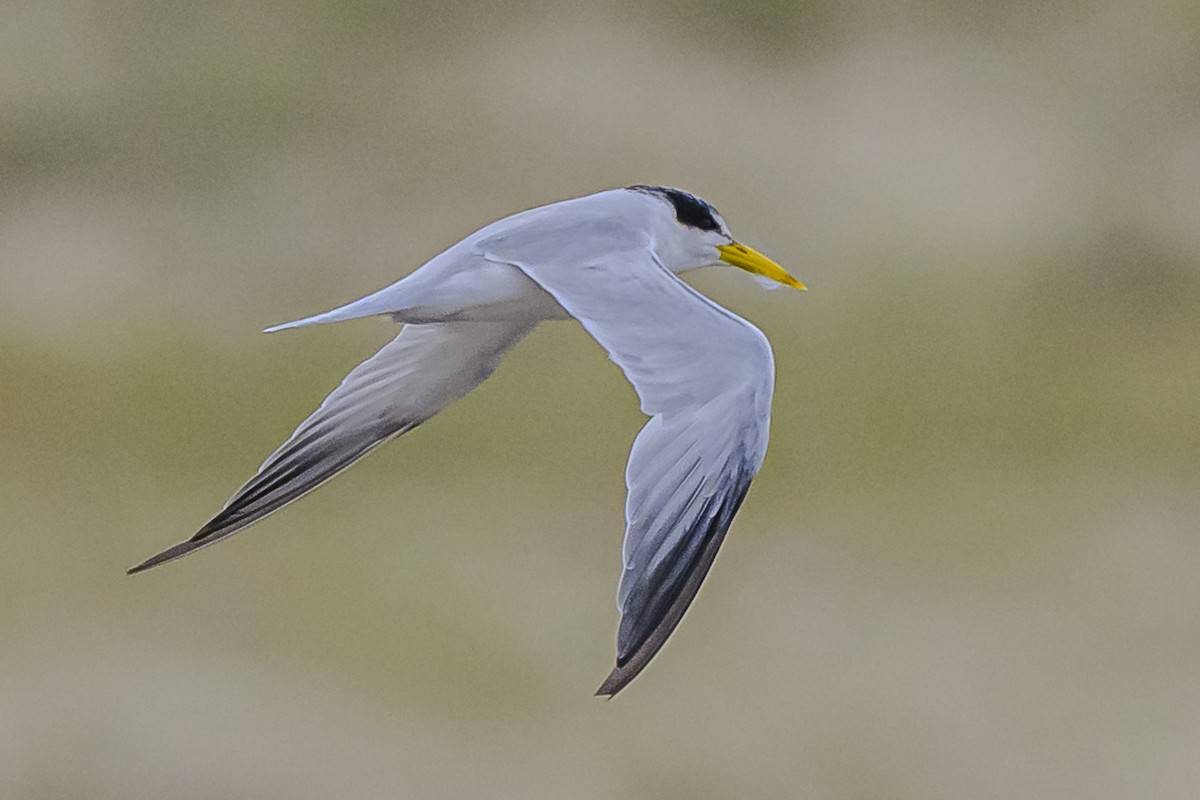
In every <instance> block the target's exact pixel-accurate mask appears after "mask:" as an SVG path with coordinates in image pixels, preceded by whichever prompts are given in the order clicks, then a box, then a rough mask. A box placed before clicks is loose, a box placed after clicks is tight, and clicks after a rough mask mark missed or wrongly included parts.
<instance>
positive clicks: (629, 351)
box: [483, 242, 774, 695]
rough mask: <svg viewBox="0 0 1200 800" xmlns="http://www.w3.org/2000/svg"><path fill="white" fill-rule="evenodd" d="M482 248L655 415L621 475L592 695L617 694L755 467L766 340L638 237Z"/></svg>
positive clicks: (768, 390)
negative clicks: (580, 335) (608, 642)
mask: <svg viewBox="0 0 1200 800" xmlns="http://www.w3.org/2000/svg"><path fill="white" fill-rule="evenodd" d="M487 244H488V243H486V242H485V243H483V246H484V247H486V246H487ZM522 250H525V252H522ZM576 252H579V251H578V250H577V251H576ZM484 255H485V257H487V258H490V259H493V260H496V261H503V262H505V263H510V264H513V265H515V266H518V267H520V268H521V269H522V270H524V272H525V273H526V274H527V275H529V277H531V278H532V279H533V280H535V281H537V282H538V284H540V285H541V286H542V288H543V289H545V290H546V291H548V292H549V293H550V294H551V295H553V296H554V298H555V299H556V300H557V301H558V302H559V304H561V305H562V306H563V308H565V309H566V310H567V311H568V312H569V313H570V314H571V315H572V316H574V317H575V318H576V319H578V320H579V321H580V322H581V323H582V324H583V326H584V328H586V329H587V331H588V332H589V333H590V334H591V335H592V336H593V337H594V338H595V339H596V340H597V341H598V342H599V343H600V344H601V345H602V346H603V347H604V349H605V350H607V351H608V354H609V356H610V358H612V360H613V361H615V362H616V363H617V365H618V366H619V367H620V368H621V369H622V371H624V373H625V376H626V378H628V379H629V382H630V383H631V384H633V387H634V389H635V390H636V391H637V393H638V397H639V398H640V399H641V405H642V411H643V412H644V413H646V414H647V415H649V416H650V417H651V419H650V421H649V422H647V423H646V426H645V427H644V428H643V429H642V430H641V432H640V433H639V434H638V436H637V439H636V440H635V441H634V444H633V449H632V451H631V452H630V456H629V464H628V466H627V468H626V472H625V482H626V485H627V486H628V490H629V493H628V497H627V500H626V506H625V517H626V522H627V527H626V531H625V543H624V549H623V552H622V562H623V564H624V573H623V574H622V577H621V587H620V591H619V593H618V606H619V608H620V610H621V626H620V630H619V633H618V636H617V664H616V667H615V669H613V671H612V674H610V675H609V677H608V679H607V680H606V681H605V682H604V684H603V685H602V686H601V687H600V690H599V692H598V694H607V695H613V694H616V693H617V692H618V691H620V690H621V689H622V688H624V686H625V685H626V684H628V683H629V681H631V680H633V678H634V677H636V676H637V674H638V673H639V672H640V671H641V670H642V669H643V668H644V667H645V666H646V664H647V663H648V662H649V661H650V659H651V658H652V657H653V656H654V654H655V653H657V652H658V650H659V648H661V647H662V645H663V643H664V642H665V641H666V639H667V637H668V636H669V635H670V634H671V631H672V630H674V628H675V626H676V625H677V624H678V623H679V620H680V619H681V618H682V617H683V613H684V611H686V610H687V607H688V605H689V604H690V603H691V601H692V598H693V597H695V595H696V592H697V591H698V590H699V588H700V583H701V581H703V579H704V576H705V575H706V574H707V572H708V569H709V567H710V566H711V565H712V562H713V559H714V558H715V557H716V554H717V549H718V548H719V547H720V545H721V541H722V540H723V539H724V537H725V532H726V531H727V530H728V528H729V524H730V522H731V521H732V519H733V515H734V514H735V513H736V512H737V509H738V506H739V505H740V504H741V502H742V498H743V497H744V496H745V493H746V491H747V489H748V488H749V485H750V479H751V478H752V477H753V476H754V474H755V473H756V472H757V471H758V468H759V467H760V466H761V464H762V459H763V455H764V453H765V452H766V446H767V434H768V427H769V424H770V408H771V394H772V391H773V386H774V361H773V358H772V354H771V348H770V345H769V344H768V343H767V340H766V337H764V336H763V335H762V333H761V332H760V331H759V330H758V329H757V328H755V327H754V326H753V325H751V324H750V323H748V322H746V321H745V320H743V319H741V318H740V317H737V316H736V315H734V314H732V313H730V312H729V311H726V310H725V309H723V308H721V307H720V306H718V305H716V304H715V303H713V302H712V301H711V300H709V299H708V298H706V297H704V296H703V295H701V294H700V293H699V292H697V291H696V290H694V289H692V288H691V287H690V286H688V285H687V284H685V283H684V282H683V281H681V280H679V278H677V277H675V275H673V274H672V273H671V272H669V271H668V270H666V269H665V268H663V266H662V265H661V264H659V263H658V262H657V260H656V259H655V257H654V255H653V253H652V252H651V251H650V250H649V249H648V248H645V247H629V248H626V249H624V250H623V251H622V252H620V253H619V254H617V255H614V256H606V257H605V258H604V260H598V259H596V258H595V257H593V258H592V259H591V260H586V259H585V260H582V261H575V262H572V261H571V260H566V259H564V260H558V259H557V258H554V257H553V254H551V255H550V257H549V258H546V257H540V256H539V255H538V254H536V253H530V252H528V249H526V248H506V247H504V243H500V244H499V245H493V247H492V249H490V250H487V251H485V253H484Z"/></svg>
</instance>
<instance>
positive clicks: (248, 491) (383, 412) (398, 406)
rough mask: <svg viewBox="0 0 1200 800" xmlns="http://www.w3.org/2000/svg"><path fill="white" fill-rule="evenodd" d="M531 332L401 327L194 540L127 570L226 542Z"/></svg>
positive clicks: (481, 326)
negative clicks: (227, 538)
mask: <svg viewBox="0 0 1200 800" xmlns="http://www.w3.org/2000/svg"><path fill="white" fill-rule="evenodd" d="M532 327H533V324H531V323H527V322H446V323H436V324H430V325H406V326H404V328H403V329H401V331H400V334H399V335H398V336H397V337H396V338H395V339H393V340H392V341H391V342H389V343H388V344H386V345H384V347H383V348H382V349H381V350H380V351H379V352H378V353H376V354H375V355H373V356H371V357H370V358H369V359H367V360H366V361H364V362H363V363H361V364H359V365H358V366H357V367H355V368H354V369H353V370H351V371H350V374H349V375H347V376H346V377H345V379H344V380H343V381H342V382H341V385H339V386H338V387H337V388H336V389H334V390H333V392H332V393H331V394H330V395H329V396H328V397H326V398H325V401H324V402H322V403H321V406H320V408H318V409H317V410H316V411H315V412H313V414H312V415H311V416H309V417H308V419H306V420H304V422H302V423H300V426H299V427H298V428H296V430H295V431H294V432H293V433H292V435H291V436H290V437H288V440H287V441H286V442H284V443H283V445H281V446H280V448H279V449H278V450H276V451H275V452H274V453H272V454H271V456H270V457H269V458H268V459H267V460H266V461H265V462H264V463H263V465H262V466H261V467H259V469H258V473H257V474H256V475H255V476H254V477H253V478H251V479H250V480H249V482H247V483H246V485H245V486H243V487H242V488H241V489H239V490H238V491H237V493H236V494H235V495H234V496H233V497H232V498H230V500H229V502H228V503H226V505H225V508H223V509H222V510H221V512H220V513H218V514H217V515H216V516H215V517H213V519H212V520H211V521H209V522H208V524H206V525H205V526H204V527H203V528H201V529H200V530H199V531H198V532H197V533H196V535H195V536H193V537H192V538H191V539H189V540H187V541H186V542H181V543H180V544H177V545H175V546H174V547H171V548H169V549H168V550H165V551H163V552H162V553H159V554H158V555H156V556H154V557H153V558H150V559H147V560H146V561H144V562H142V563H141V564H138V565H137V566H136V567H133V568H132V569H130V570H129V572H130V573H134V572H141V571H142V570H144V569H149V568H150V567H153V566H157V565H158V564H162V563H165V562H167V561H172V560H174V559H176V558H180V557H182V556H185V555H187V554H188V553H191V552H193V551H195V550H198V549H199V548H201V547H204V546H206V545H209V544H212V543H213V542H217V541H220V540H221V539H224V538H225V537H227V536H232V535H233V534H235V533H237V532H238V531H241V530H244V529H245V528H247V527H249V526H250V525H253V524H254V523H255V522H258V521H259V520H260V519H262V518H263V517H265V516H267V515H268V514H270V513H272V512H274V511H277V510H279V509H280V508H282V507H283V506H285V505H287V504H288V503H290V502H292V501H293V500H296V499H297V498H299V497H301V496H302V495H304V494H307V493H308V492H310V491H312V490H313V489H315V488H316V487H318V486H320V485H321V484H322V483H324V482H325V481H327V480H329V479H330V478H332V477H333V476H334V475H336V474H338V473H339V472H341V471H342V470H344V469H346V467H349V466H350V465H351V464H353V463H354V462H355V461H357V460H358V459H360V458H362V457H363V456H364V455H366V454H367V453H368V452H370V451H371V450H372V449H373V448H375V447H376V446H378V445H379V444H382V443H383V442H384V441H386V440H388V439H390V438H392V437H395V436H399V435H400V434H403V433H406V432H407V431H410V430H412V429H413V428H415V427H416V426H417V425H420V424H421V423H422V422H424V421H425V420H427V419H429V418H430V417H432V416H433V415H434V414H436V413H437V412H439V411H441V410H442V409H443V408H444V407H445V406H447V405H448V404H449V403H451V402H452V401H454V400H456V399H458V398H459V397H462V396H463V395H464V394H466V393H467V392H469V391H471V390H472V389H473V388H475V387H476V386H478V385H479V384H480V383H481V382H483V381H484V380H485V379H486V378H487V377H488V376H489V375H491V374H492V371H493V370H494V369H495V368H496V365H497V364H498V363H499V361H500V358H501V356H503V355H504V353H505V351H507V350H508V349H509V348H510V347H512V346H513V345H514V344H516V343H517V342H518V341H519V340H520V339H521V338H522V337H523V336H524V335H525V334H526V333H528V332H529V331H530V330H531V329H532Z"/></svg>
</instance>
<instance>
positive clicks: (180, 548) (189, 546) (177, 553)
mask: <svg viewBox="0 0 1200 800" xmlns="http://www.w3.org/2000/svg"><path fill="white" fill-rule="evenodd" d="M204 544H205V542H197V541H191V540H189V541H186V542H180V543H179V544H177V545H175V546H174V547H168V548H167V549H166V550H163V551H162V552H161V553H159V554H158V555H156V556H151V557H150V558H147V559H146V560H145V561H143V562H142V563H140V564H138V565H137V566H133V567H130V568H129V569H127V570H125V574H126V575H136V574H138V573H139V572H145V571H146V570H148V569H150V568H151V567H157V566H158V565H159V564H165V563H167V562H168V561H174V560H175V559H177V558H183V557H184V556H186V555H187V554H188V553H190V552H192V551H193V550H195V549H196V548H198V547H200V546H202V545H204Z"/></svg>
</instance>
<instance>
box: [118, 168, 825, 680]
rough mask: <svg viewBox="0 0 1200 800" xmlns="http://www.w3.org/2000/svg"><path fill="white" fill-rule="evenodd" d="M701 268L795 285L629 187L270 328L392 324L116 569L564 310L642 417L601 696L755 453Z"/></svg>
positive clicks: (440, 387)
mask: <svg viewBox="0 0 1200 800" xmlns="http://www.w3.org/2000/svg"><path fill="white" fill-rule="evenodd" d="M718 260H723V261H726V262H727V263H731V264H734V265H736V266H739V267H742V268H743V269H746V270H748V271H751V272H754V273H756V274H758V275H760V276H765V277H767V278H770V279H772V280H776V281H779V282H782V283H787V284H789V285H793V286H796V287H797V288H803V286H802V285H800V284H799V283H798V282H797V281H795V279H793V278H791V277H790V276H789V275H787V273H786V272H784V271H783V270H782V269H781V268H779V267H778V266H777V265H775V264H774V263H773V262H771V261H770V260H768V259H766V258H765V257H764V256H761V255H760V254H758V253H756V252H755V251H753V250H750V249H749V248H745V247H743V246H742V245H738V244H737V243H735V242H734V241H733V239H732V237H730V236H729V234H728V231H727V230H726V229H725V226H724V223H723V222H722V221H721V220H720V218H719V216H717V215H716V213H715V211H714V210H713V209H712V208H711V206H708V205H707V204H706V203H704V202H703V201H700V200H697V199H696V198H694V197H692V196H691V195H688V194H686V193H684V192H680V191H679V190H676V189H665V188H662V187H647V186H637V187H630V188H628V189H615V190H610V191H606V192H600V193H598V194H594V195H588V196H586V197H581V198H576V199H573V200H566V201H563V202H560V203H554V204H551V205H548V206H542V207H539V208H534V209H531V210H528V211H524V212H521V213H519V214H515V215H513V216H511V217H507V218H505V219H502V220H499V221H498V222H494V223H492V224H491V225H488V226H486V227H484V228H482V229H480V230H478V231H476V232H475V233H473V234H471V235H470V236H468V237H467V238H465V239H463V240H462V241H460V242H459V243H457V244H455V245H454V246H453V247H451V248H449V249H448V250H446V251H444V252H442V253H440V254H439V255H437V256H435V257H434V258H432V259H430V260H429V261H428V262H426V263H425V264H424V265H423V266H422V267H420V268H419V269H417V270H415V271H414V272H413V273H411V274H410V275H408V276H407V277H405V278H403V279H402V280H400V281H398V282H396V283H394V284H392V285H391V286H388V287H386V288H384V289H381V290H380V291H378V292H375V293H374V294H371V295H368V296H367V297H364V298H362V299H360V300H356V301H354V302H352V303H349V304H347V305H344V306H341V307H339V308H336V309H333V310H332V311H328V312H325V313H323V314H318V315H316V316H313V317H306V318H304V319H300V320H296V321H295V322H290V323H286V324H284V325H279V326H276V327H275V328H269V329H268V330H269V331H273V330H282V329H286V328H293V327H299V326H303V325H313V324H318V323H324V322H337V321H342V320H349V319H357V318H359V317H365V316H374V315H381V314H383V315H389V316H391V317H392V318H393V319H394V320H396V321H397V322H401V323H404V327H403V328H402V329H401V331H400V333H399V335H398V336H397V337H396V338H395V339H394V340H392V341H391V342H389V343H388V344H387V345H385V346H384V347H383V349H381V350H380V351H379V352H378V353H376V354H375V355H374V356H372V357H371V358H369V359H367V360H366V361H364V362H363V363H362V364H360V365H359V366H358V367H356V368H355V369H354V370H352V371H351V372H350V374H349V375H347V376H346V378H345V379H344V380H343V381H342V383H341V385H339V386H338V388H337V389H335V390H334V391H333V392H332V393H331V394H330V395H329V397H327V398H326V399H325V401H324V402H323V403H322V404H321V406H320V408H318V409H317V410H316V411H315V412H314V413H313V414H312V415H311V416H309V418H308V419H306V420H305V421H304V422H302V423H301V424H300V426H299V427H298V428H297V429H296V431H295V432H294V433H293V434H292V435H291V437H289V438H288V440H287V441H286V442H284V444H283V445H282V446H280V448H279V449H278V450H276V451H275V452H274V453H273V454H272V455H271V456H270V457H269V458H268V459H267V460H266V462H264V464H263V465H262V466H261V467H260V468H259V471H258V473H257V474H256V475H255V476H254V477H253V478H252V479H251V480H250V481H249V482H248V483H247V484H246V485H245V486H243V487H242V488H241V489H240V490H239V491H238V493H237V494H235V495H234V497H233V498H232V499H231V500H230V501H229V503H228V504H226V506H225V508H224V509H223V510H222V511H221V512H220V513H218V514H217V516H216V517H214V518H213V519H212V520H211V521H210V522H209V523H208V524H207V525H205V526H204V527H203V528H201V530H200V531H199V532H198V533H197V534H196V535H195V536H193V537H192V538H191V539H190V540H188V541H186V542H183V543H181V544H179V545H176V546H175V547H172V548H170V549H168V550H166V551H164V552H163V553H161V554H159V555H157V556H154V557H153V558H151V559H149V560H147V561H146V562H143V563H142V564H140V565H138V566H137V567H134V568H133V570H131V571H140V570H143V569H147V568H149V567H151V566H155V565H157V564H161V563H164V562H166V561H170V560H172V559H175V558H179V557H181V556H183V555H186V554H188V553H190V552H192V551H194V550H196V549H198V548H200V547H203V546H205V545H207V544H211V543H213V542H215V541H219V540H220V539H223V538H225V537H227V536H230V535H232V534H234V533H236V532H238V531H240V530H243V529H244V528H246V527H248V526H249V525H251V524H253V523H254V522H257V521H258V520H260V519H262V518H263V517H265V516H266V515H268V514H270V513H272V512H273V511H275V510H277V509H279V508H281V507H282V506H284V505H286V504H287V503H289V502H291V501H292V500H295V499H297V498H298V497H300V496H302V495H303V494H305V493H307V492H308V491H310V490H311V489H313V488H315V487H316V486H318V485H320V484H321V483H323V482H324V481H325V480H327V479H328V478H330V477H332V476H333V475H335V474H337V473H338V472H340V471H341V470H343V469H345V468H346V467H347V466H349V465H350V464H352V463H354V462H355V461H357V460H358V459H359V458H360V457H361V456H362V455H364V454H365V453H366V452H368V451H369V450H371V449H372V448H374V447H375V446H377V445H378V444H380V443H382V442H384V441H386V440H388V439H390V438H393V437H395V436H398V435H400V434H402V433H404V432H406V431H408V430H411V429H412V428H414V427H416V426H417V425H419V424H421V423H422V422H424V421H425V420H427V419H429V418H430V417H431V416H433V415H434V414H436V413H437V412H438V411H440V410H441V409H442V408H444V407H445V406H446V405H448V404H449V403H451V402H453V401H454V400H455V399H457V398H459V397H461V396H462V395H464V394H466V393H467V392H469V391H470V390H471V389H473V388H474V387H475V386H477V385H478V384H479V383H481V382H482V381H483V380H485V379H486V378H487V377H488V376H489V375H491V373H492V371H493V370H494V369H495V368H496V365H497V364H498V363H499V360H500V358H501V357H502V356H503V354H504V353H505V352H506V351H507V350H508V349H509V348H510V347H512V346H513V345H514V344H516V343H517V342H518V341H520V339H521V338H522V337H523V336H524V335H525V334H526V333H528V332H529V331H531V330H532V329H533V328H534V327H536V325H537V324H538V323H539V322H542V321H547V320H556V319H566V318H568V317H574V318H575V319H577V320H579V321H580V322H581V323H582V324H583V326H584V327H585V328H586V329H587V330H588V332H589V333H590V334H591V335H592V336H593V337H594V338H595V339H596V340H597V341H598V342H599V343H600V344H601V345H602V346H603V347H604V348H605V349H606V350H607V351H608V353H609V356H610V357H611V358H612V360H613V361H615V362H616V363H617V364H618V365H619V366H620V367H621V369H622V370H623V371H624V372H625V375H626V377H627V378H628V379H629V381H630V383H632V384H633V386H634V388H635V389H636V391H637V393H638V397H639V398H640V400H641V406H642V411H643V412H644V413H645V414H647V415H648V416H649V417H650V421H649V422H648V423H647V424H646V426H645V427H644V428H643V429H642V431H641V432H640V433H639V434H638V437H637V439H636V440H635V442H634V445H633V449H632V452H631V453H630V459H629V464H628V467H627V470H626V484H627V485H628V488H629V494H628V498H627V502H626V520H627V523H628V526H627V529H626V535H625V545H624V548H623V551H622V563H623V565H624V574H623V576H622V580H621V588H620V591H619V595H618V599H619V602H618V605H619V606H620V608H621V612H622V621H621V627H620V631H619V634H618V653H617V667H616V668H615V669H614V670H613V673H612V674H611V675H610V676H609V679H608V680H607V681H605V684H604V685H603V686H602V687H601V689H600V693H602V694H610V695H611V694H615V693H616V692H617V691H619V690H620V689H621V688H623V687H624V686H625V685H626V684H627V683H628V682H629V681H630V680H632V679H633V677H635V676H636V675H637V673H638V672H640V671H641V669H642V667H644V666H645V664H646V663H647V662H648V661H649V660H650V658H652V657H653V656H654V654H655V653H656V652H657V651H658V649H659V648H660V647H661V646H662V644H663V642H664V641H665V640H666V638H667V636H668V635H670V633H671V631H672V630H673V629H674V627H675V625H676V624H677V623H678V622H679V619H680V618H681V617H682V615H683V612H684V611H685V610H686V608H687V606H688V604H689V603H690V602H691V599H692V598H693V597H694V596H695V593H696V591H697V590H698V589H699V585H700V582H701V581H702V580H703V578H704V575H705V574H706V573H707V571H708V568H709V566H710V565H711V563H712V560H713V558H714V557H715V556H716V552H717V549H718V548H719V546H720V544H721V541H722V540H723V538H724V535H725V532H726V530H727V529H728V527H729V523H730V522H731V520H732V518H733V515H734V513H735V512H736V511H737V508H738V506H739V505H740V503H741V501H742V498H743V497H744V495H745V492H746V490H747V489H748V488H749V484H750V479H751V478H752V477H753V476H754V474H755V473H756V472H757V471H758V469H759V467H760V466H761V464H762V459H763V456H764V454H765V452H766V446H767V435H768V429H769V419H770V408H771V395H772V390H773V383H774V362H773V358H772V354H771V349H770V345H769V344H768V343H767V340H766V337H764V336H763V335H762V333H761V332H760V331H759V330H758V329H757V328H755V327H754V326H753V325H751V324H749V323H748V322H746V321H744V320H742V319H741V318H740V317H737V316H736V315H734V314H732V313H730V312H729V311H726V310H725V309H723V308H721V307H720V306H718V305H716V304H715V303H713V302H712V301H711V300H709V299H708V298H706V297H704V296H703V295H701V294H700V293H698V292H696V291H695V290H694V289H692V288H691V287H689V286H688V285H687V284H685V283H683V282H682V281H681V280H679V279H678V278H677V277H675V275H674V274H672V273H678V272H682V271H684V270H687V269H692V268H695V267H700V266H706V265H708V264H712V263H715V262H716V261H718Z"/></svg>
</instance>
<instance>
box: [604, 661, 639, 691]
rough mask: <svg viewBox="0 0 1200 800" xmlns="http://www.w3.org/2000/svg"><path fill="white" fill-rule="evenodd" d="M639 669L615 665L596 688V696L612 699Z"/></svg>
mask: <svg viewBox="0 0 1200 800" xmlns="http://www.w3.org/2000/svg"><path fill="white" fill-rule="evenodd" d="M640 671H641V670H630V669H629V665H628V664H627V665H625V666H624V667H622V666H620V665H617V666H615V667H613V671H612V672H610V673H608V677H607V678H605V679H604V683H602V684H600V688H599V689H597V690H596V697H603V698H605V699H606V700H612V699H613V698H614V697H616V696H617V692H619V691H621V690H622V689H624V688H625V687H626V686H628V685H629V682H630V681H632V680H633V679H634V678H635V677H636V676H637V674H638V672H640Z"/></svg>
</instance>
